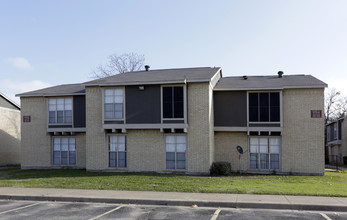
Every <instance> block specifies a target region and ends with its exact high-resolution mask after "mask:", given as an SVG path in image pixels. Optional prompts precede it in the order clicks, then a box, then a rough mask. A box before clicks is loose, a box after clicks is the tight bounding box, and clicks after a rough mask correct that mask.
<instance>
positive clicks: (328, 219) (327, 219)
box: [319, 213, 332, 220]
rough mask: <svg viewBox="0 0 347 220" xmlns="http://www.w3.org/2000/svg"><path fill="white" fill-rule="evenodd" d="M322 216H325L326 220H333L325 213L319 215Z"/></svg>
mask: <svg viewBox="0 0 347 220" xmlns="http://www.w3.org/2000/svg"><path fill="white" fill-rule="evenodd" d="M319 214H320V215H321V216H323V217H324V218H325V219H326V220H332V219H331V218H329V216H327V215H326V214H324V213H319Z"/></svg>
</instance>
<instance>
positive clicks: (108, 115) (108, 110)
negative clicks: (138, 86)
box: [104, 103, 115, 119]
mask: <svg viewBox="0 0 347 220" xmlns="http://www.w3.org/2000/svg"><path fill="white" fill-rule="evenodd" d="M104 108H105V119H113V118H115V115H114V104H112V103H109V104H105V106H104Z"/></svg>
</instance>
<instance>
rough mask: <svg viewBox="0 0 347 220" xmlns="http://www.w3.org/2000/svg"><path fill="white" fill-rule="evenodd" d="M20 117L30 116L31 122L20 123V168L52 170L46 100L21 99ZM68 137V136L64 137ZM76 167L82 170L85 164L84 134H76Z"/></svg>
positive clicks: (50, 136)
mask: <svg viewBox="0 0 347 220" xmlns="http://www.w3.org/2000/svg"><path fill="white" fill-rule="evenodd" d="M21 107H22V116H31V122H23V121H22V122H21V128H22V132H21V133H22V141H21V161H22V163H21V166H22V168H24V169H26V168H52V167H60V166H53V163H52V154H53V153H52V151H53V148H52V135H50V134H48V133H47V99H46V98H43V97H22V98H21ZM66 137H70V136H66ZM72 137H76V163H77V164H76V166H75V167H77V168H84V167H85V163H86V156H85V153H86V150H85V142H86V140H85V139H86V138H85V134H83V133H76V134H75V135H73V136H72Z"/></svg>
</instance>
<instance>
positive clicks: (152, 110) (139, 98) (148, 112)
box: [125, 85, 161, 124]
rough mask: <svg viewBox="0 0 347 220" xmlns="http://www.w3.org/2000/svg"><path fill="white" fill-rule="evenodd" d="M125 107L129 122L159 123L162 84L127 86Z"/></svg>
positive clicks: (127, 121)
mask: <svg viewBox="0 0 347 220" xmlns="http://www.w3.org/2000/svg"><path fill="white" fill-rule="evenodd" d="M125 109H126V115H125V116H126V123H127V124H159V123H160V109H161V108H160V85H145V86H144V90H140V89H139V86H126V87H125Z"/></svg>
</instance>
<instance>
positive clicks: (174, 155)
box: [165, 135, 187, 169]
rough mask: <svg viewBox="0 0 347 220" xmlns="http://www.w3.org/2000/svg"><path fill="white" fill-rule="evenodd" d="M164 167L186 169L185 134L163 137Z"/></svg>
mask: <svg viewBox="0 0 347 220" xmlns="http://www.w3.org/2000/svg"><path fill="white" fill-rule="evenodd" d="M165 146H166V169H186V150H187V138H186V136H185V135H168V136H166V137H165Z"/></svg>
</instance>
